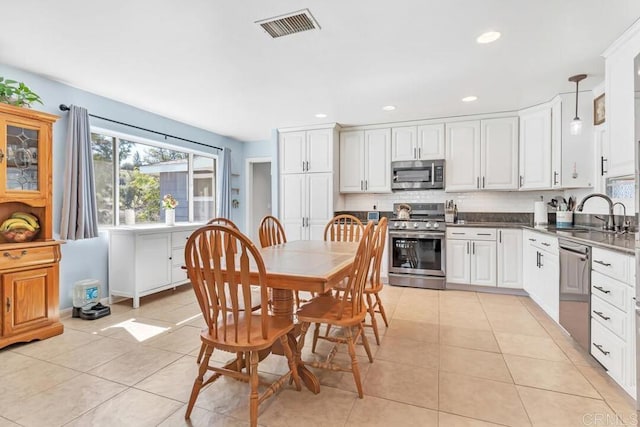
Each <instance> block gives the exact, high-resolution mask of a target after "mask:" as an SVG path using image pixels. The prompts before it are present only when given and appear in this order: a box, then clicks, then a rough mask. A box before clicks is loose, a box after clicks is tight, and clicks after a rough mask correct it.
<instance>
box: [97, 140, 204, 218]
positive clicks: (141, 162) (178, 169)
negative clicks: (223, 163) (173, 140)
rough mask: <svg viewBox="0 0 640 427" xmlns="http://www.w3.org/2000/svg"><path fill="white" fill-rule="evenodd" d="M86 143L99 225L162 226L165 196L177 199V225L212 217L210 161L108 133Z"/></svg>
mask: <svg viewBox="0 0 640 427" xmlns="http://www.w3.org/2000/svg"><path fill="white" fill-rule="evenodd" d="M91 141H92V150H93V160H94V174H95V181H96V199H97V205H98V223H99V224H100V225H118V224H133V223H158V222H164V210H163V209H162V203H161V202H162V197H163V196H164V195H165V194H172V195H173V196H174V197H175V198H176V199H177V200H178V207H177V208H176V221H178V222H188V221H196V222H205V221H207V220H209V219H210V218H213V217H214V216H215V211H216V206H215V200H216V157H215V156H213V155H207V154H204V153H195V152H191V151H187V150H185V149H182V148H178V147H174V146H169V145H166V144H160V143H155V142H153V141H141V140H139V139H137V138H134V137H125V136H122V135H116V134H111V133H110V132H107V131H94V132H92V134H91ZM114 153H116V154H117V156H116V155H114ZM116 157H117V161H115V160H114V159H116Z"/></svg>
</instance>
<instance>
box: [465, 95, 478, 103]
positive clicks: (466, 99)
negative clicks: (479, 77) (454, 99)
mask: <svg viewBox="0 0 640 427" xmlns="http://www.w3.org/2000/svg"><path fill="white" fill-rule="evenodd" d="M477 99H478V97H477V96H473V95H471V96H465V97H464V98H462V102H473V101H475V100H477Z"/></svg>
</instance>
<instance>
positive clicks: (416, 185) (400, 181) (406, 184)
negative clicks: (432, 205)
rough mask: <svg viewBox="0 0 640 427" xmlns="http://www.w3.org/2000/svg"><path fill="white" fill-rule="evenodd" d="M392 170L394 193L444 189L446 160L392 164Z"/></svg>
mask: <svg viewBox="0 0 640 427" xmlns="http://www.w3.org/2000/svg"><path fill="white" fill-rule="evenodd" d="M391 170H392V174H393V175H392V177H391V189H392V190H393V191H405V190H436V189H443V188H444V160H410V161H406V162H391Z"/></svg>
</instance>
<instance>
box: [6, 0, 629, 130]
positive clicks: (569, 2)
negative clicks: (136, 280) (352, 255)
mask: <svg viewBox="0 0 640 427" xmlns="http://www.w3.org/2000/svg"><path fill="white" fill-rule="evenodd" d="M187 5H188V7H187ZM303 8H308V9H309V10H310V11H311V13H312V14H313V15H314V16H315V18H316V20H317V21H318V23H319V24H320V26H321V27H322V29H321V30H319V31H310V32H306V33H299V34H294V35H292V36H288V37H283V38H280V39H271V37H269V36H268V35H267V34H266V33H265V32H263V31H262V29H261V28H260V27H259V26H257V25H256V24H254V21H257V20H261V19H264V18H269V17H272V16H276V15H281V14H284V13H287V12H292V11H296V10H300V9H303ZM2 15H3V16H5V17H9V16H10V17H12V18H11V19H3V20H2V25H0V61H2V62H3V63H6V64H8V65H12V66H15V67H19V68H22V69H25V70H28V71H33V72H36V73H39V74H42V75H45V76H47V77H50V78H53V79H54V80H58V81H61V82H64V83H67V84H70V85H72V86H76V87H79V88H81V89H85V90H87V91H90V92H93V93H97V94H99V95H102V96H106V97H108V98H112V99H116V100H119V101H122V102H126V103H128V104H131V105H134V106H136V107H139V108H142V109H145V110H148V111H152V112H154V113H158V114H161V115H164V116H167V117H170V118H173V119H176V120H179V121H183V122H186V123H189V124H192V125H196V126H199V127H202V128H205V129H208V130H211V131H213V132H217V133H220V134H223V135H228V136H231V137H234V138H237V139H241V140H265V139H268V138H269V137H270V130H271V129H272V128H277V127H289V126H299V125H309V124H315V123H323V122H339V123H341V124H345V125H355V124H369V123H383V122H391V121H402V120H413V119H423V118H432V117H443V116H451V115H462V114H474V113H484V112H495V111H505V110H515V109H518V108H521V107H525V106H529V105H533V104H536V103H539V102H543V101H546V100H549V99H550V98H551V97H552V96H553V95H554V94H556V93H559V92H570V91H572V90H575V85H574V84H573V83H570V82H568V81H567V78H568V77H569V76H571V75H574V74H579V73H586V74H588V75H589V77H588V78H587V79H586V80H584V81H583V82H582V83H581V86H580V88H581V89H582V88H585V89H588V88H591V87H593V86H594V85H596V84H598V83H600V82H602V81H603V80H604V61H603V59H602V58H601V57H600V54H601V53H602V52H603V51H604V50H605V49H606V47H607V46H608V45H609V44H610V43H611V42H612V41H613V40H615V39H616V38H617V37H618V36H619V35H620V34H621V33H622V32H623V31H624V30H625V29H626V28H628V27H629V25H631V24H632V23H633V22H634V21H635V20H636V19H638V18H639V17H640V1H638V0H446V1H445V0H396V1H389V0H349V1H337V0H334V1H327V0H324V1H322V0H308V1H306V2H300V1H294V0H279V1H264V0H244V1H233V0H215V1H212V0H190V1H188V2H179V1H175V0H174V1H169V0H136V1H131V0H109V1H105V0H103V1H98V0H96V1H86V0H65V1H50V0H21V1H12V2H4V3H3V6H2ZM20 17H22V18H20ZM487 30H497V31H500V32H502V35H503V36H502V38H501V39H500V40H498V41H497V42H495V43H493V44H489V45H479V44H477V43H476V42H475V38H476V37H477V36H478V35H479V34H481V33H483V32H485V31H487ZM27 83H28V82H27ZM467 95H476V96H478V101H476V102H473V103H469V104H465V103H462V102H461V101H460V99H461V98H462V97H464V96H467ZM388 104H393V105H396V106H397V107H398V108H397V110H395V111H392V112H384V111H382V110H381V107H382V106H383V105H388ZM319 112H322V113H326V114H327V115H328V116H327V118H324V119H317V118H315V117H314V115H315V114H316V113H319ZM139 125H141V126H144V123H140V124H139Z"/></svg>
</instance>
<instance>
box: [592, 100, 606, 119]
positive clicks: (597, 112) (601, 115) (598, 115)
mask: <svg viewBox="0 0 640 427" xmlns="http://www.w3.org/2000/svg"><path fill="white" fill-rule="evenodd" d="M604 120H605V111H604V93H603V94H602V95H600V96H598V97H596V98H595V99H594V100H593V124H594V125H601V124H602V123H604Z"/></svg>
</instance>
